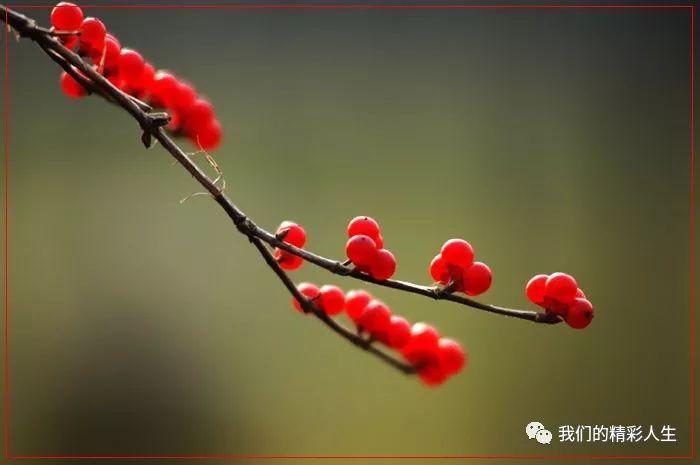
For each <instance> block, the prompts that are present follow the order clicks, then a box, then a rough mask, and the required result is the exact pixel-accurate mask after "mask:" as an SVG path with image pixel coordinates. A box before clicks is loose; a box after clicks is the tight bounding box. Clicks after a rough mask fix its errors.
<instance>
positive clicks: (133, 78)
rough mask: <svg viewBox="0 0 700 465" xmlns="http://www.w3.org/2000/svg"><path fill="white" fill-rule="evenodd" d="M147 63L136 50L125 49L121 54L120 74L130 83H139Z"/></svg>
mask: <svg viewBox="0 0 700 465" xmlns="http://www.w3.org/2000/svg"><path fill="white" fill-rule="evenodd" d="M145 66H146V63H145V62H144V61H143V57H142V56H141V54H140V53H139V52H137V51H136V50H132V49H130V48H123V49H121V52H120V53H119V74H121V76H122V77H123V78H124V80H126V82H128V83H132V82H139V79H140V78H141V74H142V73H143V69H144V67H145Z"/></svg>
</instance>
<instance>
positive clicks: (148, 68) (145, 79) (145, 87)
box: [131, 63, 182, 127]
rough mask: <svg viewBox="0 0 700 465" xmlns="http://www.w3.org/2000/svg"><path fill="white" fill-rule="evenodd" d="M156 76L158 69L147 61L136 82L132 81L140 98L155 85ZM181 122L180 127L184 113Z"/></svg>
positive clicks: (132, 85)
mask: <svg viewBox="0 0 700 465" xmlns="http://www.w3.org/2000/svg"><path fill="white" fill-rule="evenodd" d="M155 76H156V70H155V69H154V68H153V65H151V64H150V63H146V64H145V65H144V66H143V72H142V73H141V75H140V76H139V77H138V79H136V80H135V81H134V82H131V87H132V88H133V89H134V90H135V93H136V96H137V97H138V98H144V97H146V94H147V93H149V92H150V91H151V86H152V85H153V80H154V79H155ZM180 119H181V121H180V124H178V127H181V126H182V115H180Z"/></svg>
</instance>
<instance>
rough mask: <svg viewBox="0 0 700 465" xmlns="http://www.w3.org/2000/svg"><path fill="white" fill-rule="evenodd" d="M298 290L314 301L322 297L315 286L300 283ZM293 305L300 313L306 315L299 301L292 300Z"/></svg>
mask: <svg viewBox="0 0 700 465" xmlns="http://www.w3.org/2000/svg"><path fill="white" fill-rule="evenodd" d="M297 289H298V290H299V292H301V294H302V295H303V296H305V297H306V298H307V299H310V300H312V301H315V300H316V299H318V297H319V296H320V295H321V291H320V290H319V289H318V287H317V286H316V285H315V284H311V283H299V285H298V286H297ZM292 305H294V308H295V309H296V310H297V311H298V312H301V313H304V309H303V307H302V306H301V304H300V303H299V301H298V300H297V299H292Z"/></svg>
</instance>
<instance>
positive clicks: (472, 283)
mask: <svg viewBox="0 0 700 465" xmlns="http://www.w3.org/2000/svg"><path fill="white" fill-rule="evenodd" d="M462 279H463V281H464V292H465V293H466V294H467V295H479V294H483V293H484V292H486V291H487V290H488V289H489V287H491V281H492V280H493V277H492V275H491V269H490V268H489V267H488V266H486V265H485V264H484V263H481V262H475V263H474V264H473V265H472V266H470V267H469V268H467V269H466V270H464V275H463V276H462Z"/></svg>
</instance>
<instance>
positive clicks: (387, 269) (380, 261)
mask: <svg viewBox="0 0 700 465" xmlns="http://www.w3.org/2000/svg"><path fill="white" fill-rule="evenodd" d="M395 271H396V259H395V258H394V254H392V253H391V252H389V251H388V250H386V249H380V250H377V253H376V255H375V257H374V260H373V261H372V263H370V265H369V274H370V275H372V277H373V278H374V279H378V280H380V281H384V280H386V279H389V278H391V277H392V276H394V272H395Z"/></svg>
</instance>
